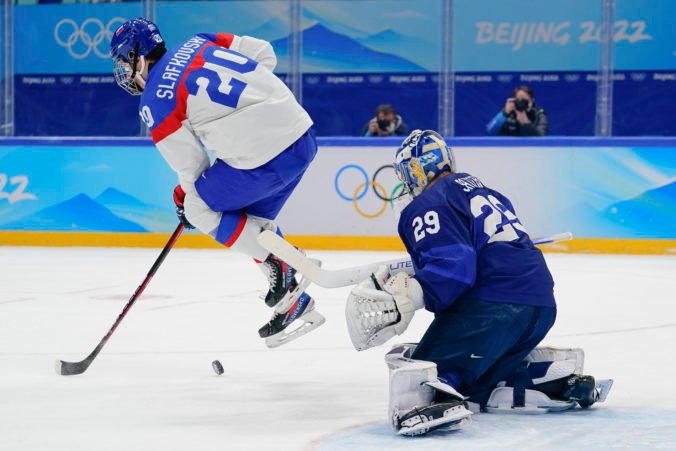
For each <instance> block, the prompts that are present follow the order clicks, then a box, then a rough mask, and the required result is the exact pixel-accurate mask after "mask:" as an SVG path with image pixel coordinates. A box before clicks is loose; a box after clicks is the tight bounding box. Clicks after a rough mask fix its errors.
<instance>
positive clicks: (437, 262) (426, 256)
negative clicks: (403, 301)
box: [399, 203, 477, 313]
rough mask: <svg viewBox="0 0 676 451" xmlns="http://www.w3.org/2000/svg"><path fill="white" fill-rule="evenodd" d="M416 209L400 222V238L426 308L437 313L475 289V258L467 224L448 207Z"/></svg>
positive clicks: (443, 205)
mask: <svg viewBox="0 0 676 451" xmlns="http://www.w3.org/2000/svg"><path fill="white" fill-rule="evenodd" d="M424 207H425V208H422V209H421V208H417V209H416V210H415V211H414V212H413V213H412V214H411V213H409V214H407V215H406V216H405V217H403V216H402V220H401V221H400V222H399V234H400V236H401V237H402V240H403V241H404V244H405V245H406V248H407V250H408V251H409V254H411V257H412V259H413V261H414V264H415V267H416V271H415V276H414V277H415V279H416V280H417V281H418V282H420V285H421V286H422V288H423V292H424V299H425V308H426V309H427V310H429V311H431V312H434V313H436V312H440V311H442V310H444V309H446V308H448V307H450V306H451V305H452V304H453V303H454V302H455V301H456V299H458V298H459V297H460V296H462V295H463V294H464V293H465V292H466V291H467V290H468V289H469V288H471V287H472V285H474V281H475V279H476V262H477V254H476V251H475V249H474V246H473V244H472V240H471V235H470V230H469V227H468V224H467V223H465V222H464V221H463V219H462V218H463V216H462V215H461V214H459V213H457V212H455V210H454V209H453V207H452V206H451V205H450V204H448V203H443V204H441V205H437V206H434V205H427V206H424Z"/></svg>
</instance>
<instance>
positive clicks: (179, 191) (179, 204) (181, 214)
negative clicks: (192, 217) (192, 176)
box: [174, 185, 195, 229]
mask: <svg viewBox="0 0 676 451" xmlns="http://www.w3.org/2000/svg"><path fill="white" fill-rule="evenodd" d="M184 200H185V191H183V188H182V187H181V185H176V188H174V203H175V204H176V216H178V220H179V221H180V222H181V224H183V227H185V228H186V229H194V228H195V226H194V225H192V224H190V221H188V218H186V217H185V209H184V208H183V201H184Z"/></svg>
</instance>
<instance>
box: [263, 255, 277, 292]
mask: <svg viewBox="0 0 676 451" xmlns="http://www.w3.org/2000/svg"><path fill="white" fill-rule="evenodd" d="M263 272H264V274H265V276H266V277H267V279H268V283H269V284H270V290H272V291H274V290H275V288H277V279H278V277H277V273H278V272H279V267H278V266H277V261H276V260H272V259H268V260H265V261H264V262H263Z"/></svg>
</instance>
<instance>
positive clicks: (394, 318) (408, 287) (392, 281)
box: [345, 266, 424, 351]
mask: <svg viewBox="0 0 676 451" xmlns="http://www.w3.org/2000/svg"><path fill="white" fill-rule="evenodd" d="M383 288H384V289H383ZM423 306H424V302H423V294H422V288H421V287H420V284H419V283H418V281H416V280H415V279H412V278H410V277H409V276H408V274H406V273H403V272H400V273H397V274H396V275H395V276H393V277H389V270H388V268H387V267H386V266H383V267H381V268H380V269H379V270H378V272H377V273H376V274H374V275H373V276H372V277H371V278H369V279H366V280H364V281H362V282H361V283H360V284H359V285H357V286H356V287H354V288H353V289H352V291H351V292H350V295H349V296H348V298H347V302H346V304H345V318H346V321H347V328H348V331H349V333H350V339H351V341H352V345H353V346H354V348H355V349H356V350H357V351H363V350H364V349H368V348H371V347H373V346H378V345H381V344H383V343H385V342H386V341H387V340H389V339H390V338H392V337H394V336H395V335H401V334H402V333H403V332H404V331H405V330H406V328H407V327H408V325H409V323H410V322H411V319H412V318H413V314H414V313H415V311H416V310H417V309H419V308H422V307H423Z"/></svg>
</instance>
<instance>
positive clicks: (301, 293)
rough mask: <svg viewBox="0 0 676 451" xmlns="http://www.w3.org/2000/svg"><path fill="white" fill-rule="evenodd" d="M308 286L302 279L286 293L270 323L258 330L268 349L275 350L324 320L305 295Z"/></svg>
mask: <svg viewBox="0 0 676 451" xmlns="http://www.w3.org/2000/svg"><path fill="white" fill-rule="evenodd" d="M309 284H310V280H309V279H305V278H303V279H302V280H301V283H300V284H299V285H298V286H296V287H295V288H293V289H292V290H290V291H288V292H287V293H286V295H285V296H283V297H282V299H281V300H280V301H278V303H277V305H276V306H275V312H274V313H273V315H272V318H271V319H270V321H268V322H267V324H265V325H264V326H263V327H261V328H260V329H259V330H258V335H260V337H261V338H265V344H266V346H267V347H269V348H276V347H278V346H281V345H283V344H285V343H288V342H290V341H292V340H295V339H296V338H298V337H301V336H303V335H305V334H307V333H309V332H311V331H313V330H314V329H316V328H318V327H319V326H321V325H322V324H324V322H325V321H326V318H324V316H323V315H322V314H321V313H319V312H318V311H316V310H315V301H314V299H312V297H310V295H308V294H307V293H305V289H306V288H307V286H308V285H309Z"/></svg>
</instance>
